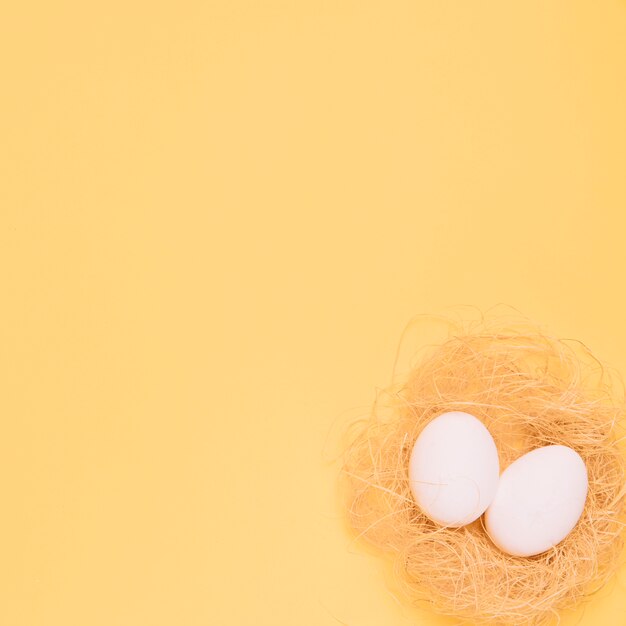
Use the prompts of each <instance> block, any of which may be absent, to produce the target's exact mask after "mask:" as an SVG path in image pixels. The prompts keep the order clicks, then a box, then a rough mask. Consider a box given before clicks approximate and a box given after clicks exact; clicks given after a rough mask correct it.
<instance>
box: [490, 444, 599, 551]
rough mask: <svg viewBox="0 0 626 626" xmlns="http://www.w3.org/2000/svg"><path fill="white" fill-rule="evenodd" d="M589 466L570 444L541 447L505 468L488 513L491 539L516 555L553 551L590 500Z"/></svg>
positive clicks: (570, 529)
mask: <svg viewBox="0 0 626 626" xmlns="http://www.w3.org/2000/svg"><path fill="white" fill-rule="evenodd" d="M587 488H588V482H587V468H586V467H585V463H584V461H583V460H582V459H581V458H580V456H579V455H578V453H576V452H575V451H574V450H572V449H571V448H568V447H566V446H546V447H544V448H537V449H536V450H532V451H531V452H529V453H528V454H525V455H524V456H522V457H520V458H519V459H517V460H516V461H515V462H514V463H512V464H511V465H509V467H507V468H506V470H504V472H503V473H502V476H500V483H499V486H498V490H497V492H496V496H495V498H494V500H493V502H492V503H491V505H490V506H489V508H488V509H487V512H486V514H485V527H486V529H487V532H488V533H489V536H490V537H491V539H492V541H493V542H494V543H495V544H496V545H497V546H498V547H499V548H500V549H501V550H502V551H504V552H506V553H508V554H512V555H514V556H533V555H535V554H540V553H542V552H545V551H546V550H549V549H550V548H552V547H553V546H555V545H556V544H558V543H559V542H561V541H563V539H565V537H567V535H568V534H569V533H570V532H571V531H572V529H573V528H574V526H576V523H577V522H578V520H579V519H580V516H581V515H582V512H583V509H584V506H585V500H586V498H587Z"/></svg>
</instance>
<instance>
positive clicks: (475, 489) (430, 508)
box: [409, 411, 500, 527]
mask: <svg viewBox="0 0 626 626" xmlns="http://www.w3.org/2000/svg"><path fill="white" fill-rule="evenodd" d="M499 472H500V465H499V462H498V451H497V449H496V444H495V443H494V441H493V438H492V436H491V435H490V434H489V431H488V430H487V429H486V428H485V426H484V425H483V423H482V422H481V421H480V420H478V419H476V418H475V417H474V416H473V415H470V414H469V413H462V412H460V411H452V412H449V413H443V414H442V415H439V416H438V417H436V418H435V419H433V420H432V421H431V422H429V423H428V424H427V425H426V427H425V428H424V430H422V432H421V433H420V435H419V436H418V438H417V440H416V441H415V445H414V446H413V451H412V453H411V459H410V462H409V480H410V484H411V491H412V492H413V496H414V498H415V501H416V502H417V504H418V506H419V507H420V509H421V510H422V511H423V512H424V513H425V514H426V515H427V516H428V517H429V518H430V519H432V520H433V521H435V522H438V523H439V524H442V525H444V526H454V527H456V526H463V525H464V524H469V523H470V522H473V521H474V520H475V519H478V518H479V517H480V516H481V515H482V514H483V513H484V511H485V509H486V508H487V507H488V506H489V504H490V503H491V500H492V499H493V497H494V495H495V493H496V489H497V486H498V476H499Z"/></svg>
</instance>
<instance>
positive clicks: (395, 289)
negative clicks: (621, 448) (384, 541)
mask: <svg viewBox="0 0 626 626" xmlns="http://www.w3.org/2000/svg"><path fill="white" fill-rule="evenodd" d="M0 14H1V15H0V64H1V70H2V71H1V83H0V85H1V87H0V88H1V90H2V96H1V97H0V145H1V149H0V176H1V179H2V182H1V184H0V211H1V218H2V219H1V228H0V263H1V267H2V271H1V276H2V283H1V294H2V303H1V306H0V333H1V338H0V375H1V377H0V419H1V425H2V429H1V433H0V481H1V484H0V494H1V499H0V502H1V505H2V517H1V519H2V521H1V522H0V531H1V532H0V536H1V539H0V562H1V567H0V590H1V591H2V599H1V601H0V624H2V625H3V626H4V625H6V626H170V625H171V626H175V625H176V626H178V625H182V626H198V625H205V624H207V625H208V624H211V625H213V624H215V625H222V624H224V625H225V624H228V625H230V624H233V625H237V626H239V625H241V626H244V625H246V626H247V625H250V626H282V625H292V624H293V625H297V626H335V625H337V624H347V625H348V626H384V625H389V626H391V625H393V626H402V625H409V624H411V623H412V620H413V619H415V617H416V616H415V614H414V613H412V612H411V611H407V610H406V609H404V608H402V607H401V606H400V605H399V604H397V603H396V601H395V600H394V599H393V597H392V596H391V595H390V594H389V592H388V590H387V587H386V585H385V574H384V567H382V566H381V563H380V561H379V560H378V559H376V558H375V557H373V556H372V555H369V554H365V553H364V552H362V551H361V550H360V548H358V547H355V546H352V545H350V543H349V538H348V536H347V534H345V531H344V529H343V526H342V524H341V521H340V519H339V516H338V510H337V508H336V503H335V495H334V477H335V474H336V471H337V468H336V465H333V464H332V463H329V461H328V459H329V458H330V454H329V453H328V446H325V442H326V441H327V437H328V435H329V433H331V437H330V439H331V440H332V433H333V425H334V424H336V423H340V422H341V421H342V420H344V419H346V418H348V417H357V416H359V415H361V414H363V413H365V412H367V410H368V406H369V404H370V402H371V401H372V399H373V398H374V393H375V388H376V387H380V386H384V385H386V384H387V382H388V381H389V376H390V374H391V367H392V363H393V356H394V353H395V349H396V346H397V342H398V340H399V338H400V333H401V331H402V329H403V328H404V325H405V324H406V323H407V322H408V321H409V319H410V318H411V317H412V316H413V315H414V314H416V313H421V312H442V311H444V310H445V308H446V307H448V306H450V305H457V304H471V305H477V306H479V307H483V308H485V307H488V306H490V305H493V304H495V303H497V302H507V303H509V304H511V305H513V306H516V307H518V308H519V309H521V310H522V311H523V312H525V313H526V314H527V315H529V316H531V317H533V318H534V319H537V320H539V321H540V322H543V323H545V324H546V325H548V326H549V327H550V328H551V329H552V330H554V331H555V332H556V333H559V334H561V335H565V336H571V337H577V338H580V339H583V340H584V341H586V342H587V343H588V344H589V345H590V346H591V347H592V349H594V350H595V351H596V352H597V353H598V354H600V355H601V356H602V357H604V358H605V359H607V360H608V361H609V362H611V363H612V364H613V365H615V366H617V367H618V368H620V369H621V370H622V371H623V372H626V324H625V320H626V295H625V294H626V292H625V289H624V274H625V272H626V245H625V243H624V239H625V233H626V3H625V2H624V1H622V0H598V1H593V2H591V1H587V2H584V1H582V0H573V1H571V2H565V1H555V0H550V1H545V0H541V1H539V0H531V1H526V2H495V1H493V2H492V1H489V2H487V1H484V0H479V1H463V2H461V1H459V2H450V1H442V2H426V1H422V0H419V1H415V0H413V1H406V2H404V1H394V0H391V1H385V2H383V1H380V2H371V1H364V0H359V1H351V2H347V1H346V2H343V1H338V2H330V1H323V0H319V1H315V2H314V1H311V0H299V1H295V2H279V1H275V0H268V1H259V2H244V1H240V0H235V1H234V2H231V1H226V0H224V1H223V2H214V1H210V0H209V1H208V2H200V1H197V2H184V1H183V2H119V1H114V2H100V3H94V2H78V1H76V2H66V1H64V0H61V1H60V2H40V3H36V2H32V1H29V0H26V1H23V2H22V1H17V0H15V1H13V2H8V1H6V2H4V3H3V6H2V8H1V9H0ZM625 616H626V571H624V572H622V575H621V577H619V578H618V579H616V581H615V582H614V584H613V585H612V586H611V587H610V588H609V589H606V590H605V591H603V592H602V593H601V594H599V595H598V596H597V598H596V599H595V600H594V601H593V603H592V604H591V605H590V607H588V609H587V610H586V611H585V613H584V615H583V616H582V619H581V621H580V622H579V623H580V624H583V625H586V626H589V625H594V624H598V625H599V624H611V625H620V624H623V623H624V622H626V617H625ZM579 618H580V615H577V616H574V617H572V618H571V620H570V621H566V623H568V624H573V623H574V622H575V620H576V619H579ZM421 619H422V620H423V621H422V622H421V623H424V624H431V623H432V624H449V623H450V622H448V621H446V620H439V621H437V620H435V619H434V618H431V619H428V618H423V617H422V618H421ZM568 619H569V618H568Z"/></svg>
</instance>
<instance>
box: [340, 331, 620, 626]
mask: <svg viewBox="0 0 626 626" xmlns="http://www.w3.org/2000/svg"><path fill="white" fill-rule="evenodd" d="M622 397H623V394H622V392H621V389H620V385H619V384H618V381H617V380H616V379H615V377H614V376H610V375H609V374H608V373H607V370H606V369H605V368H604V367H602V365H601V364H600V363H599V362H598V361H597V360H596V359H595V358H594V357H593V355H591V353H590V352H589V351H588V350H587V349H586V348H585V347H584V346H582V345H581V344H579V343H578V342H572V341H565V340H560V339H555V338H553V337H549V336H546V335H545V334H543V333H542V332H540V331H539V330H537V329H535V328H534V327H529V326H528V325H524V326H521V325H518V326H516V327H511V326H510V325H500V324H498V323H494V322H491V323H486V322H481V323H480V324H475V325H474V326H473V327H468V326H467V325H466V326H465V327H464V328H463V327H462V325H461V326H460V327H457V328H455V329H454V330H453V332H451V333H450V335H449V336H448V337H447V339H445V340H444V341H443V343H441V345H439V346H436V347H433V348H430V349H429V350H428V351H427V352H426V353H425V354H423V355H422V357H421V359H420V360H419V362H418V363H417V364H415V365H414V366H413V367H412V369H411V371H410V373H409V374H408V376H407V377H406V378H405V380H404V382H403V383H402V384H401V385H398V386H397V387H394V388H391V389H389V390H387V391H386V392H385V393H383V394H381V395H380V397H379V399H378V400H377V403H376V405H375V408H374V411H373V414H372V417H371V418H370V419H369V420H367V421H364V422H361V423H360V424H357V425H355V428H354V429H353V430H352V431H351V437H350V442H349V444H348V447H347V449H346V452H345V459H344V466H343V476H344V477H345V479H346V486H347V496H348V513H349V521H350V524H351V526H352V527H353V529H354V530H355V531H356V533H358V535H359V536H362V537H363V538H365V539H366V540H367V541H369V542H370V543H372V544H374V545H375V546H377V547H379V548H381V549H383V550H384V551H387V552H390V553H392V554H393V555H394V557H395V567H394V572H395V577H396V579H397V580H396V582H397V583H399V585H400V587H401V589H402V591H403V595H405V596H406V597H407V599H408V600H409V601H410V602H411V603H413V604H415V605H423V603H424V602H427V603H428V604H429V605H430V606H431V608H432V609H434V610H435V611H437V612H439V613H443V614H446V615H453V616H456V617H458V618H462V619H464V620H467V621H470V622H472V623H491V624H494V623H498V624H543V623H545V622H548V621H550V619H551V618H552V617H555V616H556V615H558V612H559V611H560V610H562V609H565V608H570V607H572V606H574V605H575V604H577V603H578V602H579V601H580V600H581V599H582V598H584V597H585V596H587V595H588V594H590V593H593V592H594V591H596V590H597V589H598V588H599V587H600V586H602V584H603V583H604V582H605V581H606V580H607V579H608V578H609V577H610V576H611V575H612V574H613V573H614V571H615V569H616V568H617V566H618V564H619V560H620V554H621V551H622V528H623V526H624V524H623V521H624V520H623V517H622V513H623V505H624V495H625V489H624V483H625V464H624V457H623V454H622V452H621V451H620V448H619V446H618V443H617V439H618V437H619V434H618V432H617V431H618V428H619V424H620V421H621V420H622V418H623V416H624V403H623V399H622ZM455 410H458V411H465V412H469V413H471V414H473V415H475V416H476V417H477V418H479V419H480V420H481V421H482V422H483V423H484V424H485V426H486V427H487V428H488V429H489V431H490V432H491V434H492V436H493V438H494V440H495V442H496V445H497V448H498V453H499V456H500V466H501V471H502V470H504V469H505V468H506V467H507V466H508V465H509V464H510V463H511V462H513V461H514V460H515V459H517V458H519V457H520V456H522V455H523V454H525V453H526V452H529V451H530V450H533V449H535V448H538V447H541V446H546V445H550V444H562V445H565V446H569V447H571V448H573V449H574V450H576V452H578V453H579V454H580V456H581V457H582V459H583V460H584V462H585V464H586V466H587V471H588V476H589V492H588V496H587V501H586V504H585V509H584V512H583V515H582V517H581V519H580V520H579V522H578V524H577V525H576V527H575V528H574V530H573V531H572V532H571V533H570V534H569V535H568V536H567V537H566V539H564V540H563V541H562V542H561V543H560V544H558V545H557V546H555V547H554V548H552V549H551V550H549V551H548V552H545V553H543V554H540V555H538V556H534V557H513V556H509V555H507V554H505V553H503V552H501V551H500V550H499V549H498V548H497V547H496V546H495V545H494V544H493V543H492V542H491V540H490V538H489V537H488V535H487V533H486V531H485V528H484V526H483V524H482V520H477V521H476V522H474V523H473V524H470V525H469V526H465V527H463V528H446V527H441V526H438V525H436V524H435V523H433V522H432V521H430V520H429V519H428V518H427V517H426V516H425V515H424V514H423V513H421V511H420V510H419V509H418V507H417V505H416V504H415V502H414V500H413V498H412V495H411V491H410V486H409V479H408V473H407V472H408V465H409V456H410V454H411V450H412V447H413V444H414V442H415V440H416V438H417V436H418V435H419V433H420V432H421V430H422V429H423V428H424V426H425V425H426V424H427V423H428V422H429V421H430V420H431V419H433V418H435V417H436V416H437V415H440V414H441V413H444V412H446V411H455Z"/></svg>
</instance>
